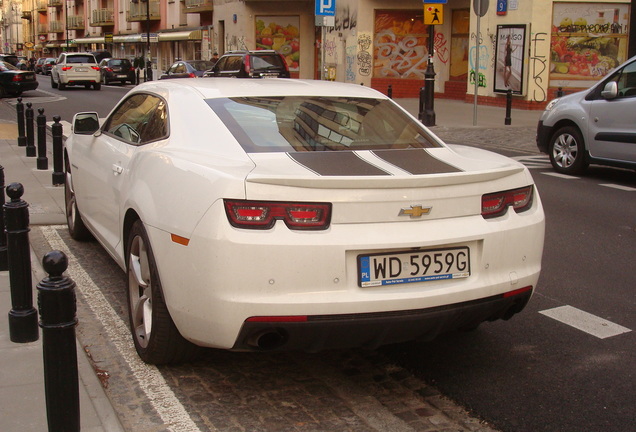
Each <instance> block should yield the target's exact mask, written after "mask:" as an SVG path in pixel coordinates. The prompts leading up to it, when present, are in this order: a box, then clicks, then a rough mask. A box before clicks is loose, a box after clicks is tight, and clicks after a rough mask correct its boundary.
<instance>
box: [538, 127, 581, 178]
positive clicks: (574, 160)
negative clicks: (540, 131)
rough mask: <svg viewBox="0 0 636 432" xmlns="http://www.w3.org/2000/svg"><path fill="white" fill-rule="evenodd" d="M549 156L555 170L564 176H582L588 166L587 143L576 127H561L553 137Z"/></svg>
mask: <svg viewBox="0 0 636 432" xmlns="http://www.w3.org/2000/svg"><path fill="white" fill-rule="evenodd" d="M548 154H549V155H550V163H551V164H552V167H553V168H554V170H555V171H557V172H560V173H563V174H570V175H575V174H581V173H583V172H584V171H585V169H586V168H587V166H588V161H587V158H586V155H585V142H584V141H583V136H582V135H581V132H580V131H579V129H578V128H577V127H575V126H564V127H561V128H559V129H558V130H557V131H556V132H555V133H554V135H552V138H551V139H550V145H549V147H548Z"/></svg>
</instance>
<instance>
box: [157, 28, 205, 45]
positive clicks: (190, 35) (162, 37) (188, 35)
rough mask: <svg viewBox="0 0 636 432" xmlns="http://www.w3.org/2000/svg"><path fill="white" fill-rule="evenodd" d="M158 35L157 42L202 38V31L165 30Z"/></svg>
mask: <svg viewBox="0 0 636 432" xmlns="http://www.w3.org/2000/svg"><path fill="white" fill-rule="evenodd" d="M158 35H159V42H166V41H182V40H201V39H203V32H202V31H201V30H190V31H178V32H165V33H158Z"/></svg>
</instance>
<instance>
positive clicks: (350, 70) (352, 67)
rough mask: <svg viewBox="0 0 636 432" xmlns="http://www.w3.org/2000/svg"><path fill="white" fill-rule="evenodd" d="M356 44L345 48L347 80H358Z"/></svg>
mask: <svg viewBox="0 0 636 432" xmlns="http://www.w3.org/2000/svg"><path fill="white" fill-rule="evenodd" d="M357 49H358V47H357V46H356V45H347V48H345V82H355V81H356V51H357Z"/></svg>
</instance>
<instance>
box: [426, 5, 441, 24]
mask: <svg viewBox="0 0 636 432" xmlns="http://www.w3.org/2000/svg"><path fill="white" fill-rule="evenodd" d="M424 24H425V25H438V24H444V5H443V4H439V3H436V4H428V3H425V4H424Z"/></svg>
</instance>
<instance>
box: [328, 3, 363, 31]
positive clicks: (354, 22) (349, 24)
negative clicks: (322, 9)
mask: <svg viewBox="0 0 636 432" xmlns="http://www.w3.org/2000/svg"><path fill="white" fill-rule="evenodd" d="M357 26H358V11H357V10H354V11H352V10H351V9H350V8H349V6H348V5H347V6H345V7H343V8H338V10H337V11H336V18H335V23H334V26H333V27H331V28H330V29H329V33H332V32H334V31H336V32H341V31H346V30H353V29H355V28H356V27H357Z"/></svg>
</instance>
